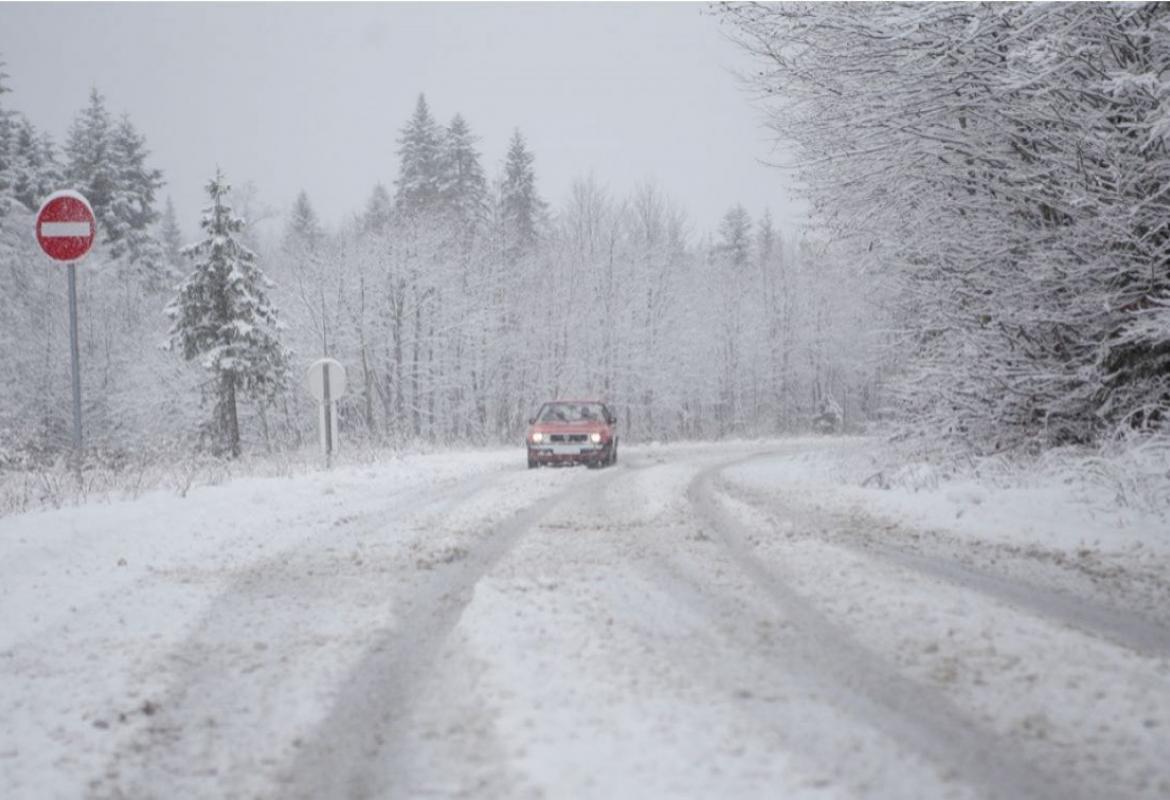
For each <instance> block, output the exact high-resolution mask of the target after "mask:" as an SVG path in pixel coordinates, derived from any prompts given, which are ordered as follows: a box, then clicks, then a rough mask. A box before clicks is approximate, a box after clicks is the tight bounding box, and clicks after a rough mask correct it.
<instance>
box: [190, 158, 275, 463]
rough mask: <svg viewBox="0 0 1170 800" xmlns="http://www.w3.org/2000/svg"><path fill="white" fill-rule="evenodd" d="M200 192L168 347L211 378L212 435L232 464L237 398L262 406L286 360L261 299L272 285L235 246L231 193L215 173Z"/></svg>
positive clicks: (271, 312) (270, 309)
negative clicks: (197, 229) (204, 201)
mask: <svg viewBox="0 0 1170 800" xmlns="http://www.w3.org/2000/svg"><path fill="white" fill-rule="evenodd" d="M206 189H207V194H208V196H209V198H210V199H211V205H210V206H208V208H207V209H206V210H205V211H204V215H203V220H202V222H201V228H202V230H203V233H204V237H205V238H204V239H203V240H202V241H201V242H198V243H196V244H194V245H191V246H190V247H188V248H186V249H185V250H184V251H183V252H184V254H185V255H186V256H187V257H188V258H190V259H191V260H192V261H193V262H194V271H193V272H192V273H191V274H190V276H189V277H188V278H187V279H186V281H184V282H183V284H182V286H180V287H179V291H178V294H177V296H176V297H175V298H174V300H173V301H172V302H171V303H170V305H168V307H167V314H168V316H169V317H170V318H171V319H172V321H173V325H172V328H171V333H170V345H171V347H172V348H173V349H178V351H179V352H180V353H181V354H182V355H183V357H184V358H185V359H187V360H188V361H190V360H194V359H199V362H200V364H201V365H202V366H203V368H204V369H205V370H207V372H208V374H209V375H210V377H211V391H212V393H213V394H214V396H215V416H214V424H215V431H216V434H217V435H218V441H219V443H220V445H221V446H222V448H223V450H224V451H225V452H227V453H229V454H230V455H231V456H232V457H233V458H234V457H236V456H239V454H240V425H239V414H238V409H237V402H238V393H239V392H241V391H242V392H247V393H248V394H250V395H251V396H252V397H254V398H256V399H258V400H259V401H260V402H267V401H268V400H269V399H270V398H271V397H272V396H273V395H274V394H275V393H276V392H277V391H278V390H279V389H280V388H281V387H282V386H283V385H284V383H285V381H286V378H287V372H288V362H289V356H290V354H289V352H288V351H287V350H286V349H285V347H284V346H283V345H282V344H281V342H280V339H279V331H280V329H281V325H280V324H279V323H278V321H277V312H276V308H275V307H274V306H273V305H272V304H271V303H270V302H269V300H268V296H267V290H268V289H269V288H271V286H272V284H271V282H270V281H269V280H268V279H267V278H266V277H265V276H264V273H263V272H261V270H260V268H259V267H258V266H257V264H256V258H255V255H254V254H253V253H252V252H251V251H250V250H248V249H247V248H246V247H244V246H243V245H241V244H240V242H239V234H240V232H241V231H242V230H243V229H244V224H245V222H244V220H243V219H241V218H239V217H236V216H235V215H234V214H233V213H232V209H231V207H230V206H228V205H227V200H226V196H227V194H228V192H229V191H230V189H231V187H230V186H229V185H228V184H227V182H226V181H225V179H224V176H223V174H222V172H220V171H219V170H216V174H215V177H214V178H213V179H212V180H211V181H210V182H209V183H208V184H207V187H206Z"/></svg>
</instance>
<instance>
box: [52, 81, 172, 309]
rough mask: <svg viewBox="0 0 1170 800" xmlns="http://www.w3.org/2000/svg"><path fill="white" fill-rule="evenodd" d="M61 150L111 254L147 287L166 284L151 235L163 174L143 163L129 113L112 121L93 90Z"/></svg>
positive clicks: (143, 145)
mask: <svg viewBox="0 0 1170 800" xmlns="http://www.w3.org/2000/svg"><path fill="white" fill-rule="evenodd" d="M65 154H66V158H67V163H66V165H65V170H64V172H65V177H66V179H67V180H68V181H69V184H70V185H71V186H72V187H74V188H76V189H77V190H78V191H79V192H81V193H82V194H83V195H85V197H86V199H87V200H89V204H90V206H91V207H92V208H93V211H94V216H95V217H96V218H97V221H98V229H99V230H100V231H101V241H102V243H103V244H105V245H107V246H108V248H109V255H110V257H111V258H113V259H115V260H119V261H121V262H122V263H123V264H125V265H128V266H130V267H132V268H133V270H134V271H136V272H138V273H139V274H141V275H142V276H143V278H144V280H145V282H146V284H147V285H148V286H150V287H154V288H157V287H159V286H161V285H163V284H165V281H166V275H165V273H164V272H163V270H164V268H165V264H164V256H163V253H162V248H161V247H160V246H159V244H158V242H157V240H155V238H154V236H153V234H152V229H153V225H154V223H155V222H156V220H157V219H158V212H157V210H156V209H155V207H154V202H155V195H156V193H157V191H158V189H159V188H160V187H161V186H162V173H161V172H160V171H159V170H157V169H153V168H151V167H148V166H147V164H146V159H147V157H148V156H149V155H150V153H149V151H148V150H147V149H146V142H145V139H144V138H143V136H142V135H141V134H140V133H138V131H137V130H136V129H135V128H134V125H133V123H132V122H131V121H130V119H129V117H128V116H123V117H122V119H121V120H120V121H119V122H117V123H115V122H114V120H113V118H112V117H111V115H110V112H109V110H108V109H107V108H106V101H105V97H103V96H102V94H101V93H100V92H98V90H97V89H93V90H92V91H91V92H90V97H89V104H88V105H87V106H86V107H85V108H84V109H82V111H81V112H80V113H79V114H78V115H77V117H76V118H75V119H74V120H73V124H72V125H71V126H70V129H69V136H68V139H67V141H66V144H65Z"/></svg>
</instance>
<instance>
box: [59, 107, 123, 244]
mask: <svg viewBox="0 0 1170 800" xmlns="http://www.w3.org/2000/svg"><path fill="white" fill-rule="evenodd" d="M113 128H114V123H113V120H112V119H111V118H110V112H109V111H108V110H107V109H106V98H105V97H104V96H103V95H102V94H101V93H100V92H99V91H98V90H97V88H93V89H91V90H90V93H89V105H87V106H86V107H85V108H83V109H82V110H81V111H80V112H79V113H78V114H77V116H76V117H74V119H73V123H72V124H71V125H70V127H69V135H68V138H67V139H66V142H65V156H66V165H65V179H66V181H68V183H69V185H70V186H72V187H73V188H74V189H76V190H77V191H79V192H81V194H83V195H85V199H86V200H88V201H89V205H90V207H91V208H92V209H93V212H94V216H96V217H97V219H98V225H99V229H100V230H101V232H102V236H103V238H108V237H109V236H110V234H111V232H112V231H113V230H114V228H113V227H111V226H110V225H109V222H110V217H111V214H110V204H111V203H112V202H113V199H114V191H115V184H116V183H117V180H118V175H117V172H118V167H117V163H116V162H115V160H114V155H113Z"/></svg>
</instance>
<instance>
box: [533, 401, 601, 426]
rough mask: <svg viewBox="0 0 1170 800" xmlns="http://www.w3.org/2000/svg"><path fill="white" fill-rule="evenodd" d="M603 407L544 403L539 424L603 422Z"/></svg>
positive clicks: (597, 404) (598, 404)
mask: <svg viewBox="0 0 1170 800" xmlns="http://www.w3.org/2000/svg"><path fill="white" fill-rule="evenodd" d="M604 420H605V407H604V406H602V405H601V403H546V404H545V406H544V408H543V409H541V411H540V417H539V419H538V421H539V422H603V421H604Z"/></svg>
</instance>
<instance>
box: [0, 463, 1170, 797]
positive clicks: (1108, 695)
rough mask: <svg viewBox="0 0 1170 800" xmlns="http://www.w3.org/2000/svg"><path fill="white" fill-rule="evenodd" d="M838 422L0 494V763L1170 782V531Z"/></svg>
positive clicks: (459, 778)
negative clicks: (1110, 544) (976, 476)
mask: <svg viewBox="0 0 1170 800" xmlns="http://www.w3.org/2000/svg"><path fill="white" fill-rule="evenodd" d="M847 446H848V445H847V444H841V443H834V442H825V441H817V440H793V441H773V442H741V443H733V444H720V445H691V446H682V445H678V446H670V447H657V446H656V447H646V448H629V449H627V450H626V451H625V452H624V453H623V460H622V463H620V464H619V465H618V466H617V467H614V468H610V469H606V470H600V471H589V470H584V469H573V470H538V471H532V472H530V471H528V470H526V469H525V468H524V464H523V458H522V454H520V455H519V456H518V455H517V452H516V451H515V450H509V451H495V452H474V453H452V454H445V455H436V456H418V457H412V458H408V459H403V460H399V461H395V462H392V463H387V464H383V465H378V466H372V467H363V468H348V469H345V470H337V471H335V472H332V473H320V474H316V475H311V476H305V477H301V478H292V479H284V480H253V481H237V482H235V483H232V484H230V485H228V486H223V487H210V488H205V489H200V490H196V491H194V492H192V494H191V495H190V496H189V497H187V498H185V499H181V498H176V497H170V496H165V495H161V494H159V495H153V496H150V497H146V498H143V499H140V500H138V501H135V502H127V503H114V504H110V505H101V506H91V507H87V508H80V509H68V510H62V511H54V512H46V513H41V514H27V515H23V516H20V517H13V518H9V519H5V520H0V553H2V555H3V563H2V566H0V611H2V613H3V617H2V618H3V620H4V625H3V629H2V631H0V720H2V722H0V795H2V796H4V797H13V798H24V797H28V798H42V797H79V796H86V797H100V798H120V797H127V798H144V797H208V798H212V797H216V798H218V797H239V798H252V797H273V798H275V797H281V798H284V797H305V798H324V797H552V798H557V797H574V798H576V797H598V798H602V797H606V798H609V797H638V798H642V797H664V796H667V797H702V798H710V797H768V798H773V797H816V798H826V797H891V798H893V797H898V798H903V797H930V798H936V797H955V798H961V797H1004V798H1024V797H1039V798H1071V797H1085V798H1099V797H1150V798H1155V797H1166V796H1170V756H1168V755H1167V754H1170V577H1168V570H1167V566H1170V553H1168V551H1167V549H1166V548H1163V549H1160V550H1159V549H1156V548H1155V549H1154V550H1151V548H1150V547H1149V546H1147V547H1145V548H1144V549H1142V550H1141V552H1140V554H1139V555H1136V556H1133V557H1129V556H1125V557H1122V556H1119V555H1118V554H1117V553H1113V552H1105V551H1088V550H1083V549H1081V550H1072V551H1066V550H1062V549H1060V548H1058V547H1055V546H1044V545H1041V544H1037V543H1036V542H1035V541H1017V540H1016V539H1013V538H1012V536H1011V535H1010V532H1005V531H1004V530H996V531H994V532H991V531H989V532H988V535H986V536H979V535H975V536H972V535H971V534H970V533H969V532H967V533H959V532H956V531H948V530H945V529H936V528H926V527H922V526H914V525H910V524H907V523H906V522H905V521H898V520H893V519H892V518H891V517H890V516H889V515H888V514H883V513H879V511H878V510H875V509H867V508H866V507H864V505H859V504H857V503H854V502H846V501H845V500H843V499H842V497H841V496H838V495H836V494H834V493H833V492H832V491H831V490H830V488H829V487H824V489H823V491H822V490H821V489H818V488H817V487H816V486H815V484H812V483H808V482H800V481H795V480H791V473H792V469H793V464H795V463H799V462H798V461H797V459H798V458H800V457H804V456H807V455H808V454H809V453H813V454H816V455H818V457H819V456H826V455H827V456H828V457H831V455H832V452H833V451H834V449H836V448H843V447H847ZM1168 545H1170V543H1168Z"/></svg>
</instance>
